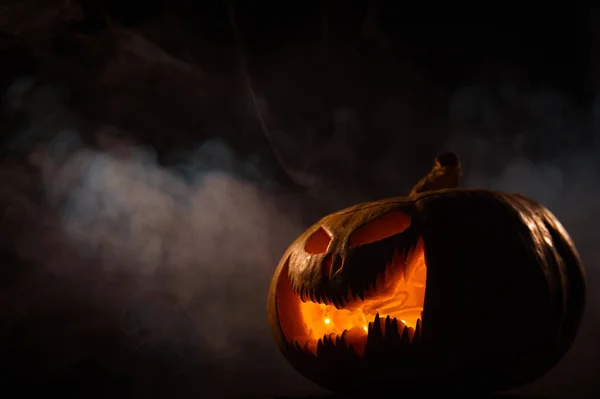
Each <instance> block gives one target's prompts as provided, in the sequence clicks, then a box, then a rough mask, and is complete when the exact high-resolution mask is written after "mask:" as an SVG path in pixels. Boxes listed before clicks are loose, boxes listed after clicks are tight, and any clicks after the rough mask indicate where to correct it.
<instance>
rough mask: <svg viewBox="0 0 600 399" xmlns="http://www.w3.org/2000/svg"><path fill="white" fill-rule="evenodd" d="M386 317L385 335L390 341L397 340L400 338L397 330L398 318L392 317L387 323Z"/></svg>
mask: <svg viewBox="0 0 600 399" xmlns="http://www.w3.org/2000/svg"><path fill="white" fill-rule="evenodd" d="M388 319H389V316H388V318H386V320H385V337H386V339H387V340H388V341H390V342H397V341H399V340H400V334H399V332H398V320H396V318H393V319H391V320H390V321H389V323H388Z"/></svg>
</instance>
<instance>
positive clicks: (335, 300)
mask: <svg viewBox="0 0 600 399" xmlns="http://www.w3.org/2000/svg"><path fill="white" fill-rule="evenodd" d="M333 305H334V306H335V308H336V309H343V308H344V307H343V306H342V303H341V302H340V300H339V299H338V298H334V299H333Z"/></svg>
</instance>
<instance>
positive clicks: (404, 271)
mask: <svg viewBox="0 0 600 399" xmlns="http://www.w3.org/2000/svg"><path fill="white" fill-rule="evenodd" d="M460 177H461V167H460V162H459V161H458V158H457V157H456V156H455V155H454V154H451V153H446V154H443V155H440V156H439V157H438V158H437V159H436V163H435V166H434V168H433V169H432V171H431V172H430V173H429V174H428V175H427V176H426V177H425V178H423V179H422V180H421V181H420V182H419V183H418V184H417V185H416V186H415V188H414V189H413V191H412V193H411V194H410V195H409V196H408V197H398V198H390V199H384V200H381V201H375V202H370V203H364V204H359V205H356V206H352V207H350V208H347V209H344V210H342V211H339V212H336V213H333V214H331V215H328V216H326V217H324V218H323V219H321V220H320V221H319V222H317V223H316V224H315V225H314V226H312V227H310V228H309V229H308V230H307V231H306V232H305V233H304V234H302V235H301V236H300V237H298V239H297V240H296V241H295V242H294V243H293V244H292V245H291V246H290V247H289V248H288V250H287V251H286V252H285V254H284V255H283V257H282V259H281V262H280V263H279V266H278V267H277V269H276V271H275V273H274V276H273V280H272V283H271V288H270V292H269V298H268V312H269V319H270V323H271V327H272V331H273V334H274V337H275V340H276V342H277V344H278V346H279V348H280V350H281V351H282V352H283V354H284V356H285V357H286V358H287V359H288V361H289V362H291V364H292V365H293V366H294V367H295V368H296V369H297V370H298V371H299V372H300V373H301V374H303V375H304V376H305V377H307V378H309V379H310V380H312V381H314V382H316V383H317V384H319V385H321V386H322V387H324V388H327V389H329V390H331V391H334V392H340V393H354V394H357V393H365V394H372V393H373V391H376V390H377V389H379V388H381V389H383V390H386V391H390V390H394V389H397V390H398V391H399V392H401V393H402V394H405V393H423V392H426V391H431V390H445V391H448V390H467V391H478V392H483V391H487V392H491V391H498V390H505V389H509V388H512V387H515V386H518V385H521V384H524V383H526V382H529V381H532V380H534V379H536V378H538V377H539V376H541V375H542V374H544V373H546V372H547V371H548V370H549V369H550V368H552V367H553V366H554V365H555V364H556V363H557V362H558V361H559V360H560V358H561V357H562V356H563V355H564V354H565V353H566V351H567V350H568V349H569V347H570V346H571V344H572V342H573V340H574V337H575V335H576V332H577V329H578V327H579V323H580V319H581V316H582V313H583V308H584V303H585V277H584V273H583V269H582V266H581V263H580V260H579V257H578V254H577V252H576V249H575V247H574V246H573V243H572V242H571V239H570V238H569V236H568V234H567V232H566V230H565V229H564V228H563V226H562V225H561V224H560V223H559V221H558V220H557V219H556V218H555V217H554V216H553V215H552V214H551V213H550V212H549V211H548V210H547V209H546V208H544V207H543V206H542V205H540V204H538V203H536V202H535V201H533V200H531V199H528V198H526V197H524V196H522V195H518V194H507V193H503V192H494V191H488V190H477V189H458V188H456V187H457V186H458V185H459V182H460ZM395 387H396V388H395Z"/></svg>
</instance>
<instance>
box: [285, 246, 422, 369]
mask: <svg viewBox="0 0 600 399" xmlns="http://www.w3.org/2000/svg"><path fill="white" fill-rule="evenodd" d="M378 269H380V270H382V271H381V272H380V273H379V274H378V275H377V279H376V282H375V283H374V284H369V285H368V286H367V287H365V288H364V289H360V290H355V292H353V291H351V290H350V289H348V294H347V295H346V296H345V297H343V298H332V297H331V296H329V295H327V294H325V295H323V296H321V297H318V298H315V296H314V295H311V294H310V293H304V292H303V293H302V295H300V294H299V293H298V292H295V291H294V289H293V287H292V283H291V282H290V279H289V276H288V265H287V262H286V264H285V265H284V267H283V269H282V271H281V275H280V277H279V280H278V289H277V291H278V295H277V309H278V312H279V321H280V326H281V328H282V331H283V333H284V336H285V337H287V340H288V343H289V344H290V345H291V346H292V347H293V348H295V349H296V350H299V351H303V352H307V353H311V354H313V355H315V356H319V355H320V353H322V352H323V353H324V352H327V351H331V349H332V347H335V348H337V349H343V350H345V351H348V350H350V351H353V352H354V353H355V354H356V355H357V356H359V357H363V356H365V355H368V353H369V352H370V351H375V352H379V351H381V350H383V348H387V349H386V350H392V351H398V350H399V351H404V350H409V349H412V348H414V347H415V345H416V344H417V343H418V342H419V340H420V337H421V333H422V321H421V320H422V314H423V306H424V301H425V288H426V279H427V267H426V262H425V256H424V246H423V241H422V239H421V238H420V237H419V238H418V240H416V243H415V244H414V245H409V247H408V248H401V247H399V248H396V249H395V250H394V251H393V255H392V256H391V259H389V260H388V261H387V264H386V267H385V268H378Z"/></svg>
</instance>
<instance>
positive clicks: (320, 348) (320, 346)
mask: <svg viewBox="0 0 600 399" xmlns="http://www.w3.org/2000/svg"><path fill="white" fill-rule="evenodd" d="M324 347H325V345H324V344H323V340H321V339H320V340H318V341H317V356H319V353H322V352H323V349H324Z"/></svg>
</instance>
